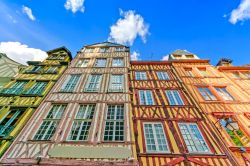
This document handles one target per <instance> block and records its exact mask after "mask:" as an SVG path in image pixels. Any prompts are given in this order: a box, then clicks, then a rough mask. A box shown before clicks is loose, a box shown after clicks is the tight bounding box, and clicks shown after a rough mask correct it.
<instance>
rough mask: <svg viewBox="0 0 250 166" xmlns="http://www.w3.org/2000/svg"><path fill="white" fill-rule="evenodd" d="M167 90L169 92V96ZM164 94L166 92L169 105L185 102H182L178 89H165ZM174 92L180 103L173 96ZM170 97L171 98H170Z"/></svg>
mask: <svg viewBox="0 0 250 166" xmlns="http://www.w3.org/2000/svg"><path fill="white" fill-rule="evenodd" d="M168 92H170V94H171V96H169V94H168ZM165 94H166V96H167V98H168V102H169V105H185V103H184V101H183V99H182V96H181V94H180V92H179V91H178V90H166V91H165ZM176 94H177V95H178V97H179V99H180V102H181V103H179V100H178V99H177V97H176V96H175V95H176ZM171 98H172V99H173V100H171ZM172 101H174V103H172Z"/></svg>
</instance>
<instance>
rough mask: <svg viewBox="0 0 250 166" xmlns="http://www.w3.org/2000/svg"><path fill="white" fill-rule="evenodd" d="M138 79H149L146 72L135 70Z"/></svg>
mask: <svg viewBox="0 0 250 166" xmlns="http://www.w3.org/2000/svg"><path fill="white" fill-rule="evenodd" d="M135 79H136V80H147V75H146V72H135Z"/></svg>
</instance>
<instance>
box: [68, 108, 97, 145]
mask: <svg viewBox="0 0 250 166" xmlns="http://www.w3.org/2000/svg"><path fill="white" fill-rule="evenodd" d="M94 112H95V104H86V105H81V106H80V109H79V111H78V112H77V114H76V116H75V119H74V121H73V125H72V128H71V131H70V135H69V137H68V140H72V141H86V140H87V139H88V135H89V129H90V126H91V123H92V119H93V116H94Z"/></svg>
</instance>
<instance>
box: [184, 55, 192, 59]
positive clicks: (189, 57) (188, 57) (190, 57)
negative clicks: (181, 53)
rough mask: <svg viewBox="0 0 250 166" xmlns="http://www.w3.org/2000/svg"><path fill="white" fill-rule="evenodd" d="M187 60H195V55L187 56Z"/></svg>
mask: <svg viewBox="0 0 250 166" xmlns="http://www.w3.org/2000/svg"><path fill="white" fill-rule="evenodd" d="M186 58H187V59H193V58H194V55H186Z"/></svg>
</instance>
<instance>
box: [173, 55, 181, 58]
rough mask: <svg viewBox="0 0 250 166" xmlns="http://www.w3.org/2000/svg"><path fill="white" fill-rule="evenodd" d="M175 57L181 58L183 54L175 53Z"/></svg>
mask: <svg viewBox="0 0 250 166" xmlns="http://www.w3.org/2000/svg"><path fill="white" fill-rule="evenodd" d="M174 57H175V58H181V57H182V55H174Z"/></svg>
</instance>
